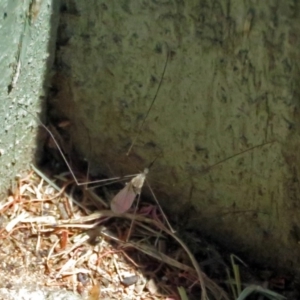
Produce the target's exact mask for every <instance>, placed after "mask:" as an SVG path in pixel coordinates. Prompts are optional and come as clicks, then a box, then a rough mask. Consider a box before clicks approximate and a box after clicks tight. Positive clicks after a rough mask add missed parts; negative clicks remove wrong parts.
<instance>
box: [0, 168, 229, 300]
mask: <svg viewBox="0 0 300 300" xmlns="http://www.w3.org/2000/svg"><path fill="white" fill-rule="evenodd" d="M38 174H39V175H40V176H41V178H39V177H38V176H36V175H32V176H31V177H29V178H28V179H26V180H23V182H20V187H19V189H18V191H17V192H16V198H14V200H13V199H11V198H10V199H9V202H8V203H9V204H7V205H2V208H3V209H5V212H6V215H7V222H6V224H5V226H4V227H3V229H2V231H1V234H2V235H1V237H2V238H4V237H7V236H8V235H10V236H11V237H12V238H13V239H14V240H20V241H22V240H23V238H20V236H21V237H22V236H24V237H25V236H32V237H34V241H35V242H34V245H33V247H32V253H43V252H45V251H46V252H45V254H44V255H43V256H42V257H43V258H42V260H43V266H44V268H45V270H44V272H45V273H46V274H49V278H48V280H47V282H46V283H45V284H47V285H62V286H64V287H66V288H67V289H70V290H73V291H77V292H79V293H80V294H82V295H84V292H85V291H89V290H91V289H92V287H93V286H95V280H97V281H96V282H97V283H99V284H100V285H101V291H100V290H99V293H100V295H101V298H105V297H106V298H109V299H124V295H125V294H126V295H127V296H126V297H127V298H128V297H129V298H130V299H138V298H143V299H159V300H162V299H166V298H168V297H169V298H170V297H173V298H174V297H175V295H177V296H176V297H178V290H177V288H176V284H175V285H173V286H170V284H169V283H167V282H163V281H157V282H158V283H157V285H155V283H154V282H155V280H154V279H155V278H157V279H158V277H157V276H158V275H157V274H156V273H157V272H158V271H157V270H160V271H159V272H167V273H166V278H169V280H170V282H172V281H174V279H175V278H176V277H178V276H179V275H180V274H183V277H178V278H180V280H179V279H178V280H177V281H178V282H180V285H183V287H184V288H185V289H186V291H188V290H191V286H192V287H193V286H194V285H195V282H197V283H198V282H199V285H200V286H201V290H202V292H201V297H202V299H208V295H210V296H212V298H214V299H228V298H227V297H226V295H225V293H224V292H223V291H221V288H219V287H218V286H217V285H216V284H215V283H214V282H213V281H212V280H210V279H209V278H208V277H207V276H206V275H205V274H204V273H203V272H202V271H201V270H200V268H199V265H198V263H197V261H196V259H195V257H194V256H193V255H192V253H191V252H190V251H189V249H188V247H187V246H186V245H185V244H184V243H183V242H182V241H181V239H180V238H178V237H177V235H175V234H174V233H172V232H171V231H170V230H169V229H168V228H166V227H165V225H163V224H162V223H161V222H160V221H158V220H154V219H151V218H149V217H145V216H143V215H139V214H132V213H124V214H118V213H117V214H116V213H114V212H113V211H111V210H105V209H103V207H104V205H103V206H102V209H101V205H100V204H99V207H100V210H98V211H97V212H94V213H90V211H92V210H93V208H90V207H89V208H88V207H86V206H85V205H83V203H82V202H81V201H80V200H77V201H76V203H78V204H79V207H78V206H76V205H73V204H72V202H74V203H75V201H74V199H73V197H71V196H67V195H65V194H63V191H64V190H65V189H66V183H64V188H63V189H61V188H60V187H59V186H58V185H56V183H54V182H53V181H52V180H51V179H49V178H48V177H47V176H45V175H44V174H42V173H41V172H40V171H38ZM51 191H52V194H51ZM56 191H58V193H57V192H56ZM54 192H55V193H56V194H55V196H54V195H53V193H54ZM84 201H85V202H84V203H88V201H87V200H86V199H85V200H84ZM63 203H66V204H67V213H62V212H61V210H59V209H58V207H60V205H61V204H63ZM90 203H93V202H92V201H91V202H90ZM99 203H100V202H99ZM88 205H91V204H88ZM81 207H82V209H81ZM93 207H94V206H93ZM104 208H105V207H104ZM122 219H123V220H122ZM130 220H134V221H135V226H134V228H133V232H132V233H133V236H132V239H131V240H130V241H128V242H124V241H123V240H124V239H123V238H124V236H126V231H125V232H123V233H122V227H123V228H125V229H126V228H127V229H128V227H129V223H130V222H129V221H130ZM19 224H21V226H20V225H19ZM109 231H112V234H108V233H107V232H109ZM107 237H109V238H107ZM137 237H142V238H140V240H138V239H137ZM166 238H167V239H168V241H169V242H171V243H172V240H174V241H176V242H177V243H178V244H176V243H174V246H175V245H176V248H178V249H179V248H180V249H181V248H183V249H184V251H185V252H186V253H187V254H188V256H189V258H190V261H191V265H190V263H189V261H188V260H187V261H184V262H181V261H178V260H176V259H175V258H173V257H171V256H170V255H167V254H165V253H164V252H162V251H161V250H158V249H156V248H154V247H153V246H152V245H153V244H156V242H155V241H156V240H159V241H162V240H166ZM112 240H113V241H114V242H113V243H112ZM93 241H96V242H95V243H94V242H93ZM116 242H117V243H116ZM27 243H28V242H27ZM18 244H19V247H22V243H21V242H18ZM116 245H118V246H117V247H116ZM132 249H134V250H135V251H132ZM133 252H135V253H136V254H135V256H136V257H135V258H139V259H142V260H145V262H144V265H146V266H147V265H149V266H152V268H153V267H154V266H155V270H156V271H155V272H154V271H153V270H152V269H151V268H150V270H149V272H150V274H152V275H151V277H150V278H147V277H146V276H145V275H143V273H142V271H141V270H142V268H141V266H140V265H139V263H137V262H135V261H134V258H132V257H131V253H133ZM152 258H154V260H153V259H152ZM128 261H129V262H130V264H129V265H128ZM152 261H154V262H152ZM186 262H187V263H186ZM142 265H143V263H142ZM178 270H180V272H178ZM160 276H163V275H162V274H161V275H160ZM133 279H134V280H133ZM150 282H152V284H150ZM175 282H176V280H175ZM191 283H193V284H192V285H191ZM199 285H198V284H196V290H197V293H198V294H199V295H200V290H199V289H198V286H199ZM97 286H98V285H97ZM178 286H179V285H178ZM206 289H207V290H208V294H207V292H206ZM152 293H153V294H152ZM220 295H221V296H220ZM176 297H175V299H177V298H176Z"/></svg>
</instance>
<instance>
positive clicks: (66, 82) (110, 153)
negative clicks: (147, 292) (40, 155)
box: [51, 0, 300, 268]
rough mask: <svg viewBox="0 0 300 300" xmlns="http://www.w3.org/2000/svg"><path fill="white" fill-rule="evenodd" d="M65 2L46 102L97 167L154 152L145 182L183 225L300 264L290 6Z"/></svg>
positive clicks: (294, 9)
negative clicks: (54, 71)
mask: <svg viewBox="0 0 300 300" xmlns="http://www.w3.org/2000/svg"><path fill="white" fill-rule="evenodd" d="M63 3H64V10H63V14H62V19H61V23H60V31H59V36H58V51H57V58H56V67H57V70H58V73H57V74H56V77H55V80H54V86H55V88H56V90H57V94H56V95H55V97H54V98H53V99H52V102H51V105H53V106H54V107H59V109H60V114H61V115H64V116H66V117H67V118H69V119H70V121H71V135H72V140H73V142H74V145H75V146H76V147H77V149H78V151H79V152H80V153H81V154H82V155H83V156H85V157H87V158H88V160H89V161H90V162H91V165H92V166H93V167H94V171H96V170H99V171H100V170H101V171H103V172H106V173H110V174H111V175H121V174H128V173H131V172H134V173H136V171H137V170H142V169H143V168H144V167H146V166H147V165H148V164H149V163H150V162H151V161H152V160H153V159H154V158H155V157H157V156H159V158H158V159H157V160H156V161H155V164H154V166H153V168H152V169H151V172H150V175H149V181H150V183H151V186H152V188H153V189H154V191H155V192H156V193H157V196H158V198H159V200H160V202H161V203H162V204H163V206H164V207H165V208H166V209H167V210H168V211H169V212H173V214H172V215H173V216H175V218H177V219H178V220H180V221H181V222H183V225H185V226H190V227H192V228H194V229H195V228H198V229H199V230H201V231H202V233H204V234H207V235H210V236H213V237H214V238H215V239H216V240H219V241H220V242H222V243H223V244H227V245H228V246H229V247H231V248H232V249H235V251H236V249H240V250H241V252H242V253H252V257H253V256H254V259H257V260H258V261H259V260H261V259H269V258H270V257H271V260H270V263H274V264H279V265H281V266H288V267H292V268H297V264H298V262H299V261H300V252H299V251H298V247H297V245H298V240H299V239H300V235H299V234H297V232H300V230H299V228H300V227H299V225H298V220H299V219H300V211H299V208H300V207H299V203H300V202H299V179H298V176H299V175H298V174H299V172H300V169H299V151H298V149H299V141H300V139H299V120H300V118H299V99H298V98H299V87H298V86H299V85H298V82H299V61H300V60H299V49H300V47H299V39H298V38H297V36H298V27H299V7H298V6H297V4H296V2H294V1H281V2H278V3H275V2H274V1H256V2H255V4H254V2H243V1H240V0H232V1H229V0H228V1H225V0H222V1H221V0H220V1H196V0H189V1H187V0H185V1H159V2H155V1H146V2H145V1H144V2H143V1H119V0H118V1H111V0H110V1H105V0H102V1H96V0H94V1H88V2H86V1H67V0H65V1H63ZM167 51H170V54H171V55H170V58H169V62H168V66H167V70H166V74H165V76H164V79H163V83H162V87H161V89H160V91H159V94H158V97H157V99H156V102H155V104H154V105H153V108H152V110H151V112H150V114H149V116H148V118H147V119H146V121H145V125H144V127H143V129H142V131H141V134H140V135H139V136H138V139H137V142H136V144H135V145H134V147H133V149H132V152H131V154H130V156H129V157H127V156H126V152H127V150H128V147H129V145H130V143H131V142H132V141H133V139H134V137H135V136H136V133H137V131H138V128H139V126H140V125H141V123H142V121H143V119H144V118H145V116H146V114H147V110H148V108H149V106H150V104H151V102H152V99H153V96H154V94H155V93H156V90H157V87H158V84H159V81H160V77H161V74H162V70H163V67H164V63H165V61H166V56H167ZM256 255H257V256H256Z"/></svg>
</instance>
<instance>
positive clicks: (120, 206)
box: [110, 182, 137, 214]
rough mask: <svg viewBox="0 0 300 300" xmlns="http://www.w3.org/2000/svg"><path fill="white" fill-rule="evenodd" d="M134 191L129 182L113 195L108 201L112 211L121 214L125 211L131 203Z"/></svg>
mask: <svg viewBox="0 0 300 300" xmlns="http://www.w3.org/2000/svg"><path fill="white" fill-rule="evenodd" d="M136 195H137V194H136V192H135V191H134V189H133V186H132V183H131V182H129V183H128V184H127V185H126V186H125V187H124V188H123V189H122V190H121V191H120V192H119V193H118V194H117V195H115V197H114V198H113V199H112V201H111V203H110V208H111V210H112V211H113V212H114V213H117V214H123V213H124V212H126V211H127V210H128V209H129V208H130V207H131V205H132V203H133V201H134V199H135V197H136Z"/></svg>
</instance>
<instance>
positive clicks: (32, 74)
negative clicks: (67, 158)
mask: <svg viewBox="0 0 300 300" xmlns="http://www.w3.org/2000/svg"><path fill="white" fill-rule="evenodd" d="M30 3H31V1H30V0H25V1H11V0H1V1H0V40H1V42H0V70H1V79H0V120H1V126H0V177H1V184H0V191H1V193H2V194H3V193H6V192H7V188H8V187H10V186H11V185H14V184H15V177H16V175H18V174H21V173H23V172H27V171H28V169H29V164H30V163H31V162H32V159H33V158H35V155H36V154H37V152H36V150H37V142H38V141H37V140H36V132H37V123H36V120H35V119H34V118H33V116H32V115H30V114H29V113H28V112H27V111H25V110H24V109H22V108H20V106H22V107H24V108H26V109H27V110H28V111H30V112H32V113H33V114H36V113H37V112H39V111H41V109H42V105H43V102H45V101H44V100H45V97H46V94H45V87H48V86H49V80H48V79H49V75H48V74H49V68H50V67H51V65H52V62H53V53H54V45H55V40H56V29H57V23H58V7H59V6H58V4H59V2H58V1H55V2H52V1H51V0H44V1H39V0H34V1H32V3H33V4H34V5H31V4H30Z"/></svg>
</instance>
